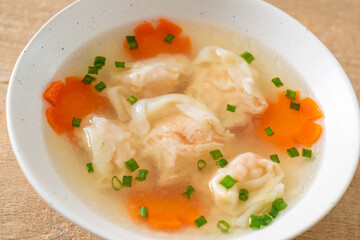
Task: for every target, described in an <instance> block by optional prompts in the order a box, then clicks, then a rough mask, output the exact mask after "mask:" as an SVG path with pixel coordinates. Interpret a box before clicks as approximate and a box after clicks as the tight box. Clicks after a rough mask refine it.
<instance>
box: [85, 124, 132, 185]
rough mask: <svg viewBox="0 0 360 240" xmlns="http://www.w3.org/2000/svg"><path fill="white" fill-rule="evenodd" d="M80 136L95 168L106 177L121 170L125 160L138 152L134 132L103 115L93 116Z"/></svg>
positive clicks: (108, 177)
mask: <svg viewBox="0 0 360 240" xmlns="http://www.w3.org/2000/svg"><path fill="white" fill-rule="evenodd" d="M80 137H81V138H82V139H83V141H80V144H81V143H82V145H83V147H84V148H85V149H88V150H89V152H90V154H91V157H92V163H93V166H94V170H95V171H96V172H98V173H100V174H101V175H102V176H103V178H105V179H110V178H111V177H112V176H114V175H116V174H117V173H119V172H121V170H122V169H124V167H125V165H124V163H125V161H127V160H129V159H130V158H132V157H133V156H134V155H135V153H136V151H135V148H134V146H133V145H132V143H131V141H132V139H133V137H132V133H131V132H129V131H128V130H126V128H125V127H124V126H121V125H118V124H114V123H112V122H110V121H109V120H107V119H105V118H102V117H93V118H92V119H91V120H90V125H89V126H86V127H84V129H83V132H82V134H81V136H80Z"/></svg>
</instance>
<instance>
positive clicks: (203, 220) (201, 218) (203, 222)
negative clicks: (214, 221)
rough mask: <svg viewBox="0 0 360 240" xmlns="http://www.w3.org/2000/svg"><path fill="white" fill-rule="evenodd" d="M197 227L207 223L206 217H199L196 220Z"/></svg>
mask: <svg viewBox="0 0 360 240" xmlns="http://www.w3.org/2000/svg"><path fill="white" fill-rule="evenodd" d="M194 223H195V226H196V227H198V228H199V227H201V226H203V225H205V224H206V223H207V221H206V218H205V217H204V216H201V217H199V218H198V219H196V220H195V221H194Z"/></svg>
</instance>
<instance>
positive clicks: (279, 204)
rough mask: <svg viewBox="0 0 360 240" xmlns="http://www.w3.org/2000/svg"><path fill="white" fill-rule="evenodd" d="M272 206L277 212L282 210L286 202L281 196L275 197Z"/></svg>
mask: <svg viewBox="0 0 360 240" xmlns="http://www.w3.org/2000/svg"><path fill="white" fill-rule="evenodd" d="M272 207H273V208H275V209H276V210H278V212H280V211H282V210H284V209H285V208H286V207H287V204H286V202H285V201H284V199H282V198H277V199H275V200H274V201H273V203H272Z"/></svg>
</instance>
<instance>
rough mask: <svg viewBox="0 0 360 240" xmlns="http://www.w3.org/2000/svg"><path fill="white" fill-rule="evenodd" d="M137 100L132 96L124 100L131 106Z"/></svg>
mask: <svg viewBox="0 0 360 240" xmlns="http://www.w3.org/2000/svg"><path fill="white" fill-rule="evenodd" d="M137 100H138V99H137V98H136V97H134V96H131V97H129V98H128V99H126V101H128V102H129V103H130V104H131V105H134V104H135V103H136V102H137Z"/></svg>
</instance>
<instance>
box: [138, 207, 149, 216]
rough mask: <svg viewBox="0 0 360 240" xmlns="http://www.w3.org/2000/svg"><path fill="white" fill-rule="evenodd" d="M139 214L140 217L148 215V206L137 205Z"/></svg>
mask: <svg viewBox="0 0 360 240" xmlns="http://www.w3.org/2000/svg"><path fill="white" fill-rule="evenodd" d="M139 216H140V217H145V218H146V217H148V208H147V207H139Z"/></svg>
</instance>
